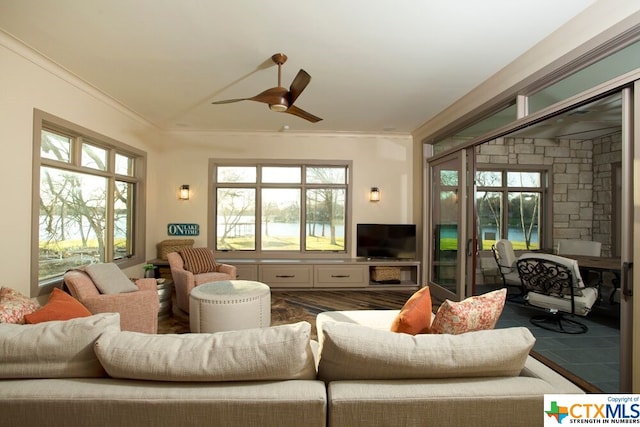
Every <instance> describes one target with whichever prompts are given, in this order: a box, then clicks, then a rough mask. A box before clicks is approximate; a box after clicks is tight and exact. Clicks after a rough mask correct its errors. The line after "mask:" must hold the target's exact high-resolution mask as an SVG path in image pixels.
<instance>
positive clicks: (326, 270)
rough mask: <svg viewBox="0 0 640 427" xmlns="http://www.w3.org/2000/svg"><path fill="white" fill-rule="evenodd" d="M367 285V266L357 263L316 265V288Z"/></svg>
mask: <svg viewBox="0 0 640 427" xmlns="http://www.w3.org/2000/svg"><path fill="white" fill-rule="evenodd" d="M368 285H369V281H368V275H367V267H365V266H358V265H345V266H339V265H338V266H336V265H316V266H315V282H314V287H316V288H331V287H365V286H368Z"/></svg>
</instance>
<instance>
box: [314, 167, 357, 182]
mask: <svg viewBox="0 0 640 427" xmlns="http://www.w3.org/2000/svg"><path fill="white" fill-rule="evenodd" d="M306 180H307V183H308V184H346V183H347V168H345V167H308V168H307V170H306Z"/></svg>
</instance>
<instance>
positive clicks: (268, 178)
mask: <svg viewBox="0 0 640 427" xmlns="http://www.w3.org/2000/svg"><path fill="white" fill-rule="evenodd" d="M300 173H301V168H300V167H298V166H295V167H289V166H284V167H276V166H265V167H263V168H262V182H267V183H270V184H275V183H283V184H285V183H286V184H299V183H300V181H301V178H300Z"/></svg>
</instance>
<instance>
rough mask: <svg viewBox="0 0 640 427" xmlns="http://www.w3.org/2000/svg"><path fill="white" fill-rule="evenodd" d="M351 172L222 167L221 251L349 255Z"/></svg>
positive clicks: (218, 188)
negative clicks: (346, 240)
mask: <svg viewBox="0 0 640 427" xmlns="http://www.w3.org/2000/svg"><path fill="white" fill-rule="evenodd" d="M348 168H349V166H348V165H346V164H345V165H313V164H302V163H301V164H283V165H273V164H270V165H262V164H256V165H252V166H246V165H226V164H225V165H220V164H217V165H216V166H215V170H216V172H215V173H214V177H215V178H216V179H215V182H214V187H215V193H214V194H215V198H216V202H215V207H216V214H215V222H216V224H215V230H216V235H215V249H216V250H217V251H254V252H261V253H276V252H278V253H285V252H289V253H290V252H295V253H318V252H346V246H345V243H346V242H345V228H346V220H345V218H346V216H345V215H346V211H347V188H348V172H349V169H348ZM258 225H259V226H258ZM256 233H257V234H256Z"/></svg>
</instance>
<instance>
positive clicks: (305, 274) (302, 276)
mask: <svg viewBox="0 0 640 427" xmlns="http://www.w3.org/2000/svg"><path fill="white" fill-rule="evenodd" d="M259 273H260V281H261V282H262V283H266V284H267V285H269V286H271V287H273V288H311V287H313V266H312V265H261V266H260V267H259Z"/></svg>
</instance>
